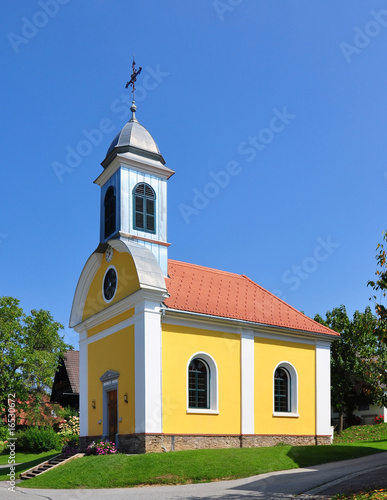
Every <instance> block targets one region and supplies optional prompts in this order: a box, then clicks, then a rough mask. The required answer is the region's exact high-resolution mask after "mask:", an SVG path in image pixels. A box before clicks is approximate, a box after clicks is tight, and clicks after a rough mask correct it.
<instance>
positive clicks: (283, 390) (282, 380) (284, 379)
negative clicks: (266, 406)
mask: <svg viewBox="0 0 387 500" xmlns="http://www.w3.org/2000/svg"><path fill="white" fill-rule="evenodd" d="M289 379H290V375H289V372H288V371H287V370H285V369H284V368H277V369H276V371H275V374H274V411H275V412H288V411H290V409H289V403H290V397H289V396H290V395H289V388H290V383H289V382H290V380H289Z"/></svg>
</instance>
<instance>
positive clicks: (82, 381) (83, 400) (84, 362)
mask: <svg viewBox="0 0 387 500" xmlns="http://www.w3.org/2000/svg"><path fill="white" fill-rule="evenodd" d="M86 337H87V334H86V332H84V333H82V334H81V337H80V340H79V421H80V432H79V434H80V435H81V436H88V430H89V413H88V408H89V405H88V399H89V391H88V376H87V374H88V345H87V343H86V340H87V338H86Z"/></svg>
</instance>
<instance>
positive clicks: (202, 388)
mask: <svg viewBox="0 0 387 500" xmlns="http://www.w3.org/2000/svg"><path fill="white" fill-rule="evenodd" d="M187 413H215V414H218V413H219V411H218V367H217V365H216V362H215V360H214V358H213V357H212V356H210V354H207V353H206V352H197V353H195V354H193V355H192V356H191V357H190V359H189V360H188V362H187Z"/></svg>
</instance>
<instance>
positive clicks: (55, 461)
mask: <svg viewBox="0 0 387 500" xmlns="http://www.w3.org/2000/svg"><path fill="white" fill-rule="evenodd" d="M83 455H84V453H78V454H77V455H73V456H71V457H66V456H65V455H62V454H60V455H57V456H56V457H53V458H51V459H50V460H46V461H45V462H42V463H41V464H39V465H35V467H32V468H31V469H29V470H27V471H25V472H22V473H21V474H20V479H21V480H22V481H25V480H26V479H31V478H33V477H35V476H38V475H39V474H42V473H43V472H47V471H48V470H50V469H52V468H54V467H57V466H58V465H60V464H63V463H64V462H67V461H68V460H71V459H72V458H75V457H78V456H80V457H82V456H83Z"/></svg>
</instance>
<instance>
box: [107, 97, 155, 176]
mask: <svg viewBox="0 0 387 500" xmlns="http://www.w3.org/2000/svg"><path fill="white" fill-rule="evenodd" d="M130 110H131V111H132V118H131V119H130V120H129V121H128V123H127V124H126V125H125V126H124V127H123V129H122V130H121V131H120V132H118V134H117V135H116V136H115V138H114V139H113V141H112V143H111V144H110V147H109V149H108V151H107V153H106V157H105V159H104V160H103V162H102V166H103V167H104V168H106V167H107V166H108V165H109V163H110V162H111V161H112V160H113V158H114V157H115V156H116V155H117V154H118V153H126V152H130V153H133V154H136V155H138V156H143V157H145V158H150V159H152V160H156V161H159V162H161V163H162V164H163V165H165V160H164V158H163V156H162V154H161V153H160V150H159V148H158V146H157V144H156V142H155V140H154V139H153V137H152V136H151V134H150V133H149V132H148V130H147V129H146V128H145V127H143V126H142V125H141V124H140V123H139V122H138V120H137V118H136V111H137V107H136V105H135V103H134V101H133V103H132V106H131V107H130Z"/></svg>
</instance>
